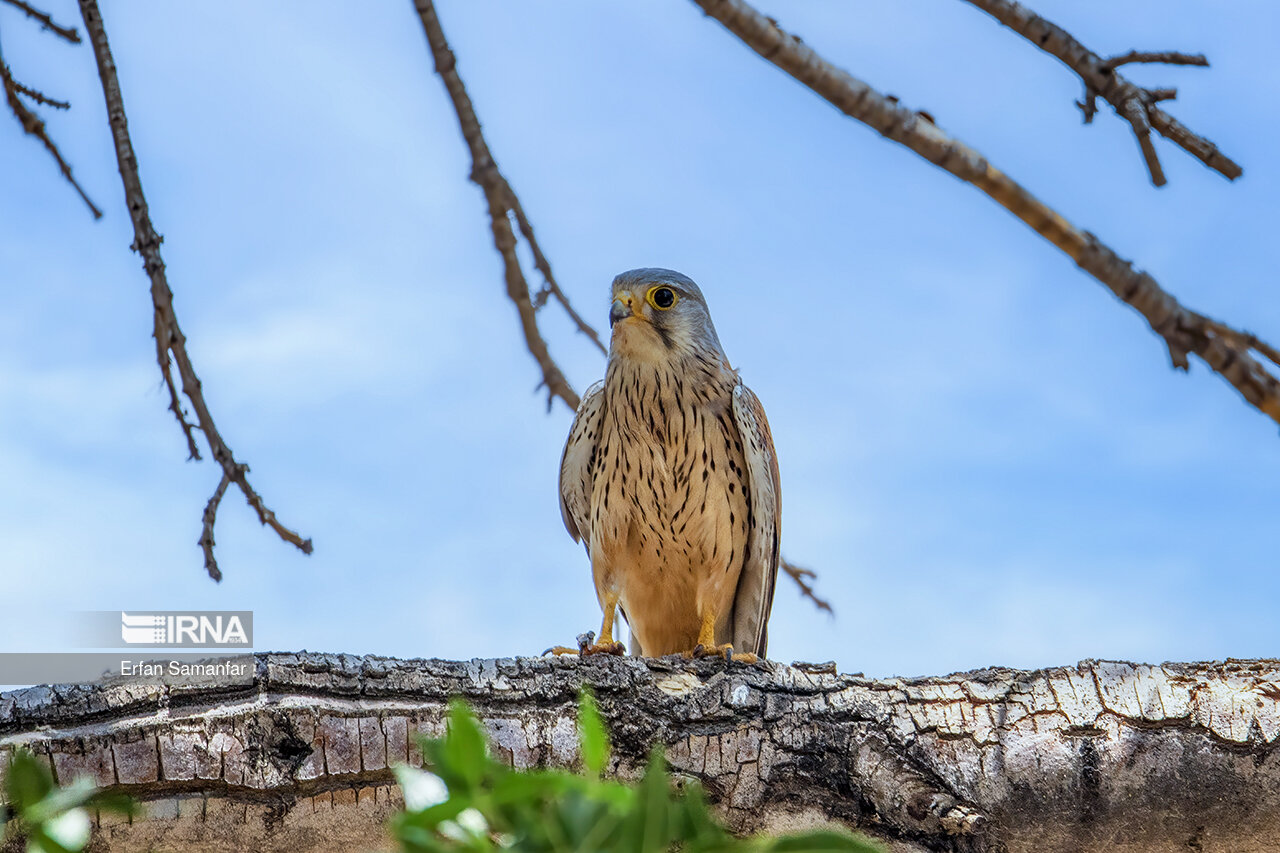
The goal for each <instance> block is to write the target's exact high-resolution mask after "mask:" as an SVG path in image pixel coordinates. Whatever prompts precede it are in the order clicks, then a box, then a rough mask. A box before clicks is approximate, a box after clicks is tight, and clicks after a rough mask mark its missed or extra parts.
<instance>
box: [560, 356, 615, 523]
mask: <svg viewBox="0 0 1280 853" xmlns="http://www.w3.org/2000/svg"><path fill="white" fill-rule="evenodd" d="M603 420H604V380H603V379H602V380H600V381H599V382H597V383H596V384H594V385H592V386H591V387H590V388H588V389H587V393H585V394H583V395H582V402H580V403H579V404H578V413H577V414H576V415H574V418H573V426H572V427H570V428H569V438H568V439H567V440H566V441H565V443H564V455H563V456H561V457H560V515H561V516H562V517H563V518H564V526H565V529H567V530H568V531H569V535H570V536H572V537H573V541H574V542H577V541H578V540H580V539H581V540H585V541H589V540H590V538H591V529H590V527H589V523H590V520H591V478H592V473H593V469H594V467H595V461H596V442H597V441H599V440H600V425H601V423H602V422H603ZM585 541H584V544H585Z"/></svg>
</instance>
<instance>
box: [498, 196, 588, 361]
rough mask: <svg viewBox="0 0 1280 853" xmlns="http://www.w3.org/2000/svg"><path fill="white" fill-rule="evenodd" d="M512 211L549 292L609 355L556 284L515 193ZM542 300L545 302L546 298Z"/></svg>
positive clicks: (585, 332) (575, 322)
mask: <svg viewBox="0 0 1280 853" xmlns="http://www.w3.org/2000/svg"><path fill="white" fill-rule="evenodd" d="M511 210H512V212H513V213H515V215H516V224H518V225H519V226H520V233H521V234H523V235H524V239H525V240H526V241H527V242H528V243H529V249H530V250H531V251H532V252H533V265H534V266H535V267H537V268H538V271H539V272H541V273H542V280H543V281H544V282H546V289H547V292H548V293H550V294H551V295H552V296H554V297H555V298H556V301H557V302H559V303H560V305H561V307H563V308H564V310H565V313H566V314H568V315H569V319H570V320H572V321H573V324H574V325H575V326H577V327H578V331H579V332H582V333H583V334H584V335H586V336H587V337H589V338H591V340H592V342H593V343H595V345H596V348H597V349H599V350H600V352H602V353H605V354H607V353H608V352H609V349H608V347H606V346H605V345H604V343H603V342H601V340H600V334H599V333H598V332H597V331H596V330H595V329H594V328H593V327H592V326H591V324H590V323H588V322H587V321H586V320H584V319H582V317H581V316H580V315H579V314H578V312H577V311H575V310H574V308H573V306H572V305H570V304H569V298H568V297H567V296H565V295H564V291H563V290H561V289H560V285H559V284H557V283H556V277H555V276H554V275H552V274H551V263H550V262H549V261H548V260H547V258H546V255H544V254H542V247H541V246H539V245H538V238H537V237H535V236H533V225H532V224H530V222H529V217H528V216H526V215H525V212H524V205H522V204H521V203H520V199H518V198H516V195H515V193H514V192H513V193H512V194H511ZM542 298H543V301H545V299H546V297H545V296H544V297H542Z"/></svg>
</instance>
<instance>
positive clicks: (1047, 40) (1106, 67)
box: [967, 0, 1243, 186]
mask: <svg viewBox="0 0 1280 853" xmlns="http://www.w3.org/2000/svg"><path fill="white" fill-rule="evenodd" d="M967 2H969V3H972V4H973V5H974V6H977V7H978V8H979V9H981V10H982V11H984V12H986V13H987V14H988V15H991V17H993V18H995V19H996V20H997V21H999V22H1000V23H1002V24H1004V25H1005V26H1006V27H1008V28H1009V29H1011V30H1013V31H1014V32H1016V33H1018V34H1019V35H1021V36H1023V37H1024V38H1026V39H1027V40H1028V41H1030V42H1031V43H1032V44H1034V45H1035V46H1036V47H1038V48H1040V49H1041V50H1044V51H1047V52H1048V53H1051V54H1053V55H1054V56H1056V57H1057V58H1058V59H1060V60H1061V61H1062V62H1063V64H1065V65H1066V66H1067V67H1068V68H1070V69H1071V70H1072V71H1074V72H1076V74H1078V75H1080V79H1081V80H1082V81H1083V82H1084V86H1085V98H1084V101H1083V102H1081V103H1080V108H1081V109H1082V110H1083V111H1084V118H1085V122H1086V123H1088V122H1090V121H1092V120H1093V114H1094V112H1095V111H1096V108H1095V106H1094V98H1095V96H1096V97H1101V98H1103V99H1104V100H1105V101H1107V102H1108V103H1109V104H1111V106H1112V107H1114V108H1115V111H1116V114H1117V115H1119V116H1120V117H1122V118H1124V119H1125V120H1126V121H1128V122H1129V124H1130V125H1131V126H1132V127H1133V132H1134V135H1135V136H1136V137H1137V139H1138V143H1139V145H1140V146H1141V148H1142V154H1143V158H1144V159H1145V160H1146V162H1147V167H1148V169H1149V170H1150V172H1151V182H1152V183H1153V184H1155V185H1156V186H1163V185H1164V183H1165V179H1164V172H1163V170H1162V169H1161V168H1160V165H1159V161H1158V160H1157V159H1156V155H1155V149H1154V148H1153V147H1152V146H1151V141H1150V130H1152V129H1154V130H1155V131H1156V132H1157V133H1159V134H1160V135H1161V136H1164V137H1165V138H1166V139H1169V140H1170V141H1171V142H1173V143H1175V144H1176V145H1179V146H1181V147H1182V148H1183V149H1184V150H1185V151H1187V153H1189V154H1191V155H1192V156H1193V157H1197V158H1199V159H1200V160H1201V161H1202V162H1203V163H1204V164H1205V165H1206V166H1208V167H1209V168H1210V169H1213V170H1214V171H1216V172H1219V173H1221V174H1222V175H1224V176H1225V177H1227V178H1229V179H1231V180H1235V179H1236V178H1238V177H1240V175H1241V174H1242V173H1243V170H1242V169H1241V168H1240V166H1239V165H1237V164H1236V163H1234V162H1233V161H1232V160H1231V159H1230V158H1229V157H1227V156H1226V155H1224V154H1223V153H1222V152H1221V151H1219V150H1218V147H1217V146H1216V145H1214V144H1213V143H1212V142H1210V141H1209V140H1208V139H1205V138H1204V137H1203V136H1200V135H1198V134H1196V133H1192V132H1191V130H1189V129H1188V128H1187V127H1185V126H1184V125H1182V124H1181V123H1179V122H1178V121H1177V120H1176V119H1175V118H1173V117H1172V116H1171V115H1169V114H1168V113H1166V112H1165V111H1164V110H1162V109H1160V108H1159V107H1157V106H1156V102H1157V101H1159V100H1168V98H1161V97H1157V95H1160V94H1167V92H1168V90H1154V91H1153V90H1149V89H1144V88H1142V87H1141V86H1137V85H1134V84H1133V83H1130V82H1129V81H1128V80H1126V79H1125V78H1124V77H1123V76H1121V75H1120V74H1119V73H1117V72H1116V70H1115V69H1116V68H1117V67H1118V66H1120V65H1124V64H1126V63H1130V62H1160V63H1166V64H1173V65H1199V66H1206V67H1207V66H1208V65H1209V60H1207V59H1205V57H1204V56H1203V55H1201V54H1186V53H1178V52H1175V51H1160V52H1153V51H1137V50H1133V51H1129V52H1128V53H1126V54H1122V55H1120V56H1116V57H1113V58H1111V59H1103V58H1102V57H1100V56H1098V55H1097V54H1096V53H1094V52H1093V51H1091V50H1089V49H1088V48H1087V47H1085V46H1084V45H1082V44H1081V43H1080V42H1078V41H1076V40H1075V38H1073V37H1072V35H1071V34H1070V33H1068V32H1067V31H1066V30H1064V29H1062V28H1061V27H1059V26H1058V25H1057V24H1054V23H1052V22H1051V21H1047V20H1045V19H1044V18H1042V17H1040V16H1039V15H1037V14H1036V13H1035V12H1032V11H1031V10H1030V9H1028V8H1026V7H1025V6H1023V5H1021V4H1020V3H1017V2H1014V0H967Z"/></svg>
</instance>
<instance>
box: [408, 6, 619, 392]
mask: <svg viewBox="0 0 1280 853" xmlns="http://www.w3.org/2000/svg"><path fill="white" fill-rule="evenodd" d="M414 8H415V9H416V10H417V12H418V17H419V18H420V19H421V20H422V29H423V30H424V32H425V33H426V36H427V44H428V45H429V46H430V48H431V57H432V59H433V60H434V61H435V68H436V73H437V74H439V75H440V79H441V80H443V81H444V86H445V89H446V91H447V92H448V93H449V100H450V101H451V102H452V104H453V109H454V112H455V113H456V114H457V116H458V126H459V128H460V129H461V130H462V136H463V139H465V140H466V143H467V148H468V149H470V151H471V180H472V182H474V183H475V184H477V185H479V187H480V189H481V190H483V191H484V197H485V200H486V201H487V202H488V203H489V223H490V228H491V229H492V231H493V245H494V247H495V248H496V249H497V250H498V254H499V255H500V256H501V257H502V266H503V269H504V272H505V279H506V283H507V296H508V297H509V298H510V299H511V301H512V302H513V303H515V306H516V311H517V312H518V313H519V315H520V329H521V331H522V332H523V333H524V341H525V346H527V347H528V348H529V353H530V355H532V356H533V359H534V361H536V362H537V363H538V367H539V368H541V369H542V385H544V386H545V387H546V389H547V409H548V410H550V408H551V404H552V403H553V402H554V401H555V398H556V397H559V398H560V399H561V400H563V401H564V403H565V405H567V406H568V407H569V408H570V409H571V410H573V411H577V409H578V403H579V397H578V392H576V391H574V390H573V387H572V386H570V385H569V380H568V379H566V378H565V376H564V373H563V372H562V371H561V370H560V367H559V366H558V365H557V364H556V363H555V361H554V360H553V359H552V358H551V352H550V351H549V349H548V348H547V342H546V341H545V340H544V339H543V337H542V333H541V332H540V331H539V330H538V317H537V311H536V309H535V308H534V305H533V301H532V299H531V298H530V295H529V283H528V281H527V280H526V279H525V276H524V270H523V269H521V267H520V258H519V257H518V256H517V255H516V235H515V232H514V231H513V230H512V228H511V220H510V219H508V218H507V217H508V214H509V212H511V211H512V210H513V209H517V218H518V219H520V220H522V224H521V229H522V230H525V229H526V226H528V218H527V217H525V216H524V212H523V208H519V202H518V201H515V202H514V203H513V199H515V198H516V194H515V191H514V190H512V189H511V185H510V184H508V183H507V179H506V178H504V177H503V176H502V173H501V172H500V171H498V165H497V163H495V162H494V159H493V154H492V153H490V151H489V145H488V143H487V142H485V139H484V133H483V132H482V131H481V129H480V119H479V118H478V117H477V116H476V111H475V107H474V106H473V105H472V103H471V97H470V96H469V95H468V94H467V89H466V87H465V86H464V85H463V83H462V78H461V77H460V76H459V75H458V70H457V59H456V57H454V55H453V51H452V50H450V49H449V42H448V41H447V40H446V39H445V36H444V30H443V29H442V28H441V26H440V19H439V17H437V15H436V10H435V6H434V5H433V3H432V2H431V0H414ZM532 235H533V229H532V227H528V228H527V230H526V231H525V238H526V239H528V240H529V245H530V246H531V247H534V258H535V263H538V265H539V268H540V269H542V271H543V275H544V276H546V279H547V282H548V284H549V285H553V282H554V281H555V279H554V278H553V277H552V276H551V267H550V264H547V263H546V258H545V257H544V256H543V255H542V252H541V250H540V249H539V248H537V243H536V242H534V240H533V239H532ZM539 258H540V259H541V260H540V261H539V260H538V259H539ZM558 290H559V287H554V285H553V292H555V291H558ZM557 298H558V299H560V300H561V302H562V304H564V305H565V306H566V307H567V306H568V301H567V300H565V299H564V298H563V294H561V295H559V296H557ZM570 316H572V317H574V318H575V322H577V323H578V324H579V328H583V326H584V325H585V324H584V323H582V322H581V320H580V318H578V317H577V314H576V313H574V312H572V311H571V312H570ZM586 328H587V329H590V327H589V326H587V327H586ZM591 334H592V335H593V336H594V330H592V332H591ZM595 340H596V343H597V345H600V341H599V337H598V336H595ZM601 347H602V348H603V345H601Z"/></svg>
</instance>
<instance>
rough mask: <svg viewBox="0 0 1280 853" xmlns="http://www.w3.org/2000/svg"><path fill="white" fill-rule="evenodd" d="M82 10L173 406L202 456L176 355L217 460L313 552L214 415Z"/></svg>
mask: <svg viewBox="0 0 1280 853" xmlns="http://www.w3.org/2000/svg"><path fill="white" fill-rule="evenodd" d="M80 13H81V15H82V17H83V18H84V24H85V29H86V30H87V32H88V34H89V41H90V42H91V43H92V44H93V53H94V56H95V57H96V59H97V63H98V75H99V77H100V78H101V79H102V94H103V97H104V99H105V100H106V107H107V119H108V121H109V122H110V124H111V135H112V138H113V140H114V142H115V149H116V160H117V161H118V163H119V166H120V179H121V181H122V182H123V184H124V195H125V203H126V205H127V206H128V208H129V217H130V219H132V221H133V233H134V241H133V245H132V247H131V248H132V249H133V250H134V251H135V252H137V253H138V254H140V255H141V256H142V259H143V269H145V270H146V272H147V277H148V278H149V279H150V280H151V300H152V303H153V304H154V306H155V339H156V357H157V361H158V362H159V364H160V373H161V375H162V376H163V377H164V381H165V385H166V386H167V387H168V389H169V395H170V405H169V408H170V409H171V410H172V411H173V413H174V416H175V417H176V418H177V420H178V423H179V425H180V426H181V427H182V430H183V433H184V434H185V436H186V439H187V449H188V451H189V452H190V454H191V457H192V458H195V459H198V458H199V455H200V454H199V451H198V449H197V448H196V443H195V437H194V435H193V429H194V428H193V426H192V424H191V423H190V422H189V421H188V420H187V419H186V416H185V415H184V414H183V411H182V406H181V404H180V402H179V399H178V392H177V388H176V387H175V384H174V379H173V373H172V369H171V363H170V356H172V359H173V361H172V364H173V365H176V366H177V369H178V376H179V377H180V378H181V380H182V391H183V393H184V394H185V395H186V397H187V399H188V400H189V401H190V402H191V407H192V409H193V410H194V411H195V413H196V420H197V422H198V423H199V426H200V431H201V432H203V433H204V436H205V440H206V441H207V442H208V443H209V450H210V452H211V453H212V454H213V458H214V460H215V461H217V463H218V464H219V465H220V466H221V467H222V471H223V474H224V477H225V478H227V479H230V480H231V481H232V482H234V483H235V484H236V485H237V486H238V487H239V488H240V491H241V492H242V493H243V494H244V496H245V500H246V501H247V502H248V503H249V506H251V507H253V510H254V512H256V513H257V515H258V520H259V521H260V522H261V523H262V524H264V525H267V526H269V527H270V528H271V529H272V530H274V531H275V532H276V534H277V535H279V537H280V538H281V539H283V540H285V541H286V542H288V543H290V544H292V545H293V546H295V547H296V548H298V549H299V550H300V551H302V552H303V553H304V554H310V553H311V540H310V539H304V538H303V537H301V536H299V535H298V534H297V533H295V532H294V531H292V530H290V529H289V528H287V527H285V526H284V525H283V524H281V523H280V522H279V520H278V519H277V518H276V515H275V513H274V512H272V511H271V509H270V508H268V507H267V505H266V504H265V502H264V501H263V500H262V497H261V496H260V495H259V494H258V493H257V492H256V491H254V489H253V487H252V486H250V485H249V480H248V477H247V476H246V474H247V473H248V471H249V466H248V465H245V464H243V463H240V462H237V461H236V458H235V455H234V454H233V453H232V452H231V448H230V447H228V446H227V443H226V442H225V441H224V440H223V438H222V435H221V434H220V433H219V432H218V428H217V425H216V424H215V423H214V421H213V415H212V414H211V413H210V411H209V406H208V404H207V403H206V402H205V399H204V392H203V390H202V388H201V383H200V378H199V377H198V376H197V375H196V372H195V368H194V367H193V366H192V363H191V357H190V355H188V353H187V340H186V337H185V336H184V335H183V334H182V329H181V328H180V327H179V325H178V317H177V314H176V313H175V312H174V308H173V291H172V290H170V289H169V282H168V278H167V277H166V275H165V265H164V260H163V259H162V258H161V257H160V243H161V242H162V241H163V238H162V237H161V236H160V235H159V234H158V233H156V230H155V227H154V226H153V225H152V224H151V215H150V213H149V211H148V208H147V199H146V196H145V195H144V193H143V191H142V179H141V177H140V176H139V174H138V158H137V156H136V155H135V154H134V150H133V142H132V141H131V140H130V138H129V124H128V120H127V118H126V116H125V111H124V97H123V95H122V94H121V91H120V81H119V79H118V78H117V76H116V65H115V61H114V60H113V59H112V57H111V48H110V45H109V44H108V43H107V32H106V29H105V27H104V26H103V23H102V15H101V13H100V12H99V10H98V3H97V0H80ZM224 489H225V486H224V485H220V486H219V490H220V491H221V490H224ZM220 497H221V496H220V495H219V494H218V493H217V492H215V494H214V498H215V499H220ZM217 503H218V501H217V500H214V499H211V500H210V505H211V506H212V507H213V509H214V511H215V512H216V508H217ZM205 515H206V518H208V517H209V515H210V514H209V508H208V507H206V510H205ZM201 539H202V541H203V539H204V537H203V536H202V537H201ZM209 548H210V549H211V548H212V537H210V544H209ZM209 556H211V550H209V551H206V557H209ZM206 566H207V563H206ZM214 571H216V564H215V565H214ZM210 575H213V571H211V572H210ZM214 579H215V580H216V579H217V578H216V577H215V578H214Z"/></svg>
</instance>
